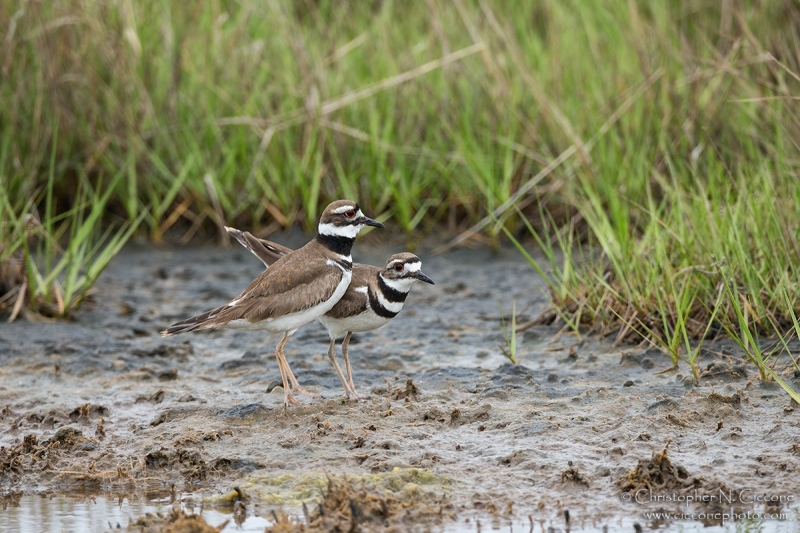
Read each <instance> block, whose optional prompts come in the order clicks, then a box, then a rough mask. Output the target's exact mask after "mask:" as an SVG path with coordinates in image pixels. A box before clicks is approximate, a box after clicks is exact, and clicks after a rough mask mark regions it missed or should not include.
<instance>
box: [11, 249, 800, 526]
mask: <svg viewBox="0 0 800 533" xmlns="http://www.w3.org/2000/svg"><path fill="white" fill-rule="evenodd" d="M293 238H294V240H292V239H293ZM301 239H302V237H289V238H288V241H285V242H286V244H287V245H290V246H296V245H297V244H299V243H300V241H301ZM398 250H399V248H398V247H396V246H395V247H378V246H375V245H369V244H362V243H359V245H357V247H356V249H355V250H354V258H355V259H356V260H357V261H362V262H370V263H372V264H381V263H383V261H384V260H385V258H386V257H388V256H389V255H391V253H394V252H396V251H398ZM419 255H420V257H422V259H423V263H424V265H423V266H424V271H425V272H426V273H427V274H428V275H430V276H431V277H432V278H434V279H435V281H436V283H437V284H436V285H435V286H422V285H423V284H417V286H415V287H414V289H413V290H412V292H411V295H410V296H409V298H408V301H407V304H406V307H405V308H404V309H403V311H402V312H401V313H400V315H399V316H398V317H397V318H395V319H394V320H393V321H392V322H391V323H390V324H389V325H387V326H385V327H384V328H382V329H379V330H377V331H374V332H368V333H360V334H355V335H354V337H353V340H352V341H351V349H350V356H351V360H352V362H353V364H354V378H355V381H356V386H357V387H358V389H359V390H360V391H361V392H368V393H369V394H370V396H371V397H370V399H368V400H366V401H361V402H358V403H356V402H352V401H347V400H345V399H344V397H343V394H342V389H341V384H340V383H339V381H338V378H337V377H336V374H335V373H334V371H333V369H332V368H331V367H330V364H329V362H328V361H327V357H326V352H327V345H328V337H327V334H326V333H325V331H324V329H323V328H322V327H321V326H320V325H318V324H316V323H315V324H312V325H309V326H307V327H305V328H303V329H301V330H300V331H298V332H297V333H296V334H295V335H294V336H293V337H292V338H291V340H290V341H289V343H288V344H287V347H286V355H287V358H288V360H289V363H290V365H291V366H292V369H293V370H294V373H295V374H296V375H297V377H298V379H299V381H300V383H301V384H302V385H303V386H304V387H305V388H307V389H309V390H311V391H313V392H315V393H318V394H319V395H320V396H321V397H320V398H316V399H307V398H303V397H300V399H301V401H302V402H303V405H302V406H299V407H290V408H285V407H284V406H283V402H282V400H283V391H282V389H281V381H280V374H279V372H278V367H277V363H276V361H275V358H274V346H275V344H276V343H277V341H278V340H279V339H278V338H277V336H274V335H268V334H261V333H253V332H241V331H226V330H220V331H212V332H203V333H199V334H189V335H183V336H180V337H177V338H169V339H164V338H162V337H160V335H159V332H160V331H161V330H163V329H164V328H165V327H166V326H168V325H169V324H171V323H173V322H175V321H176V320H179V319H182V318H185V317H187V316H190V315H192V314H195V313H198V312H201V311H204V310H206V309H210V308H212V307H214V306H217V305H220V304H221V303H224V302H225V301H227V300H228V299H230V298H231V297H233V296H235V295H236V294H238V293H239V292H240V291H241V289H242V288H244V287H245V286H246V285H247V283H248V282H249V281H250V280H252V279H253V278H254V277H255V276H256V275H257V274H258V273H259V271H260V263H259V262H258V261H257V260H256V259H255V258H253V257H252V256H250V255H249V254H248V253H247V252H246V251H244V250H241V249H237V248H229V249H222V248H213V247H201V248H192V249H186V250H162V249H158V248H154V247H149V246H148V247H146V246H129V247H128V248H126V249H125V250H124V251H123V252H122V253H121V254H120V255H119V256H118V257H117V258H116V259H115V260H114V262H113V263H112V264H111V266H110V267H109V269H108V270H107V272H106V273H105V274H104V275H103V277H102V279H101V282H100V284H99V286H98V291H97V293H96V294H95V296H94V300H95V303H94V304H93V306H92V308H91V309H86V310H84V311H82V312H80V313H79V314H78V315H77V316H76V318H75V319H74V320H73V321H71V322H68V323H67V322H50V321H44V320H42V321H38V322H34V321H17V322H14V323H12V324H3V326H2V327H0V493H2V495H3V500H2V506H3V507H4V508H13V507H14V506H15V505H19V501H20V498H21V497H23V496H26V495H31V494H46V495H55V494H59V495H64V494H67V495H69V494H73V495H75V494H80V495H83V496H87V495H99V496H106V497H120V496H121V497H126V495H128V496H130V495H134V494H138V495H141V494H153V495H155V494H158V495H160V496H161V497H162V498H170V495H171V497H172V499H173V500H175V499H177V500H180V494H186V493H191V494H193V495H194V498H195V500H196V501H198V502H202V503H203V504H204V505H208V506H215V507H216V508H219V509H223V510H225V512H227V513H230V518H231V520H232V521H235V520H234V518H235V517H236V513H237V512H238V513H239V514H240V515H241V516H244V517H246V516H261V517H264V518H266V520H267V521H268V522H269V523H270V524H271V525H270V526H269V527H271V528H272V529H271V531H335V530H337V529H335V528H334V526H333V525H332V524H333V523H334V522H335V523H337V524H344V523H346V524H351V525H350V526H348V527H349V528H350V529H348V528H343V527H344V526H341V527H340V526H336V527H340V529H339V530H342V531H392V530H395V531H414V530H416V529H415V528H421V529H419V530H420V531H425V530H437V529H436V528H437V527H444V526H447V525H448V524H465V526H464V527H467V525H469V527H475V526H476V524H477V522H478V521H479V520H483V521H484V523H491V521H492V520H495V521H497V520H501V521H502V520H516V521H517V522H518V523H528V522H530V523H531V525H534V524H542V528H545V527H546V526H547V525H548V524H555V525H557V526H558V527H564V526H569V527H571V528H572V530H574V531H579V530H581V529H582V528H584V529H587V528H588V529H590V528H599V527H601V526H602V525H603V524H607V523H608V524H611V523H613V521H614V520H619V517H621V516H625V517H634V518H635V519H636V520H637V521H638V522H641V524H647V523H648V520H647V519H646V518H644V517H643V515H642V513H643V512H645V511H655V510H659V509H661V510H667V511H671V510H676V509H687V508H691V509H694V510H700V511H704V510H707V511H711V510H715V509H717V510H719V509H736V510H753V509H756V510H762V511H763V510H764V509H765V508H767V507H768V508H769V509H772V510H776V511H781V512H788V513H789V514H790V518H789V520H797V514H796V513H797V511H796V508H797V497H798V496H797V494H796V493H797V488H796V487H797V476H798V468H800V407H798V406H797V405H796V404H793V403H792V402H791V401H790V399H789V397H788V396H787V395H786V393H785V392H783V390H782V389H780V387H778V386H777V385H775V384H774V383H763V382H761V381H760V380H759V379H758V375H757V373H756V372H755V371H754V368H753V367H752V366H750V365H749V364H748V363H747V362H746V361H745V360H744V358H743V354H742V353H741V352H740V351H739V350H738V349H737V348H736V347H735V346H734V345H732V344H731V343H727V342H726V341H720V342H719V343H716V344H715V345H713V346H712V347H711V348H713V349H709V350H705V351H704V353H703V355H702V356H701V357H702V360H701V363H702V368H703V369H704V371H703V373H702V375H701V378H700V380H699V381H695V380H694V379H693V378H691V377H690V375H689V372H688V368H686V367H682V368H680V369H679V370H678V371H672V372H665V373H659V372H658V371H659V370H663V369H665V368H666V367H668V366H669V360H668V359H667V358H666V357H665V356H664V355H663V354H661V353H659V352H658V351H656V350H652V349H647V348H646V347H633V346H621V347H618V348H613V349H612V347H611V346H612V344H611V340H613V336H612V337H611V340H606V339H581V338H578V337H576V336H574V335H572V334H568V333H564V332H562V331H561V330H560V328H559V327H558V326H547V327H539V328H533V329H530V330H528V331H526V332H524V333H521V334H519V337H518V341H517V342H518V351H519V352H520V357H521V362H520V364H516V365H515V364H511V363H510V362H509V361H508V359H506V357H505V356H504V355H503V347H504V344H505V342H506V338H507V337H506V334H505V333H504V330H503V325H502V321H501V316H503V315H506V316H509V315H510V313H511V309H512V304H513V305H514V306H515V308H516V310H517V313H518V314H520V315H521V319H524V318H525V317H533V316H535V315H537V314H538V313H539V312H540V311H542V310H543V309H544V306H545V304H546V299H545V296H544V295H543V291H544V290H545V286H544V283H543V282H542V280H541V279H539V278H537V276H536V275H535V273H534V272H533V271H532V269H530V267H529V266H528V265H527V264H526V263H525V262H524V261H523V260H522V259H521V258H520V257H519V256H518V255H517V254H516V253H515V252H514V251H513V250H501V251H499V252H497V253H494V252H490V251H474V250H472V251H471V250H461V251H456V252H452V253H450V254H446V255H443V256H438V257H432V256H430V254H426V253H425V250H424V249H423V250H422V251H420V252H419ZM776 370H777V371H778V372H780V373H782V374H783V375H784V378H785V379H786V380H787V381H788V382H789V383H790V384H792V385H793V386H794V387H795V388H800V379H798V377H796V376H795V374H794V372H793V369H792V368H790V367H789V366H787V365H786V362H785V361H783V360H781V361H779V362H778V364H777V365H776ZM721 493H725V494H732V495H734V497H735V499H736V501H734V502H727V501H721V500H720V496H719V495H720V494H721ZM625 494H628V495H629V496H627V497H626V496H625ZM633 494H635V495H638V496H637V497H630V495H633ZM668 494H673V495H683V498H682V499H678V498H676V500H678V501H675V500H671V501H664V499H663V498H662V499H658V498H656V500H655V501H654V500H653V498H654V497H658V496H659V495H668ZM703 495H706V497H705V499H704V498H703ZM760 495H765V497H781V498H782V499H781V501H779V502H777V503H770V502H768V501H765V497H761V496H760ZM688 496H691V499H689V500H688V501H687V497H688ZM756 496H759V498H756ZM626 498H629V499H626ZM15 499H16V500H15ZM640 500H641V501H640ZM15 501H16V504H15ZM175 512H176V513H177V511H175ZM181 512H182V511H181ZM190 514H191V513H190ZM0 515H2V513H0ZM187 517H188V518H187ZM529 517H530V518H529ZM2 520H3V519H2V518H0V521H2ZM148 520H150V521H149V522H148ZM159 520H161V522H159ZM192 520H194V519H193V518H191V517H189V515H185V516H184V515H181V516H178V515H177V514H175V515H169V514H168V513H162V515H161V516H160V517H159V516H157V515H155V514H153V515H151V516H150V518H148V517H146V516H131V517H130V522H129V523H128V524H122V525H123V526H125V525H127V526H128V527H129V530H130V531H163V530H167V528H168V527H173V526H174V525H175V524H176V523H179V522H180V523H184V522H186V523H188V522H191V521H192ZM137 521H140V522H138V523H139V526H141V527H139V526H137V525H136V524H137ZM187 521H188V522H187ZM231 523H233V522H231ZM718 523H719V522H715V521H714V520H711V521H709V522H708V524H707V525H717V524H718ZM159 524H160V525H159ZM1 525H2V523H1V522H0V526H1ZM195 525H197V524H195ZM206 525H207V524H206ZM137 527H138V529H137ZM176 527H177V526H175V527H173V529H170V530H175V531H181V529H176ZM187 527H189V526H187ZM192 527H194V526H192ZM197 527H198V528H200V527H201V526H199V525H197ZM203 527H205V526H203ZM208 527H209V528H212V529H208V530H209V531H211V530H216V529H218V527H219V526H218V525H214V526H208ZM536 527H537V528H538V527H539V525H537V526H536ZM159 528H160V529H159ZM392 528H394V529H392ZM187 530H188V529H187ZM196 530H197V531H205V530H204V529H196ZM465 530H472V529H465ZM611 530H613V528H612V529H611Z"/></svg>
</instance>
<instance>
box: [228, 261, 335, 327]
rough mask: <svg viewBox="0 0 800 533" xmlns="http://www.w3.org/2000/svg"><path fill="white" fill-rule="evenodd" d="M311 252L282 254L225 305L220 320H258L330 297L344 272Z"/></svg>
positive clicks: (280, 314)
mask: <svg viewBox="0 0 800 533" xmlns="http://www.w3.org/2000/svg"><path fill="white" fill-rule="evenodd" d="M301 250H302V248H301ZM310 255H311V257H308V255H306V254H297V253H293V254H289V255H285V256H283V257H281V258H280V259H279V260H278V261H277V262H275V263H274V264H273V265H272V266H271V267H269V268H268V269H267V270H265V271H264V272H262V273H261V275H259V276H258V277H257V278H256V279H254V280H253V282H252V283H250V285H249V286H248V287H247V288H246V289H245V290H244V291H242V294H240V295H239V296H238V297H237V298H234V299H233V300H232V302H231V304H228V305H227V306H225V308H224V309H223V310H222V311H221V312H220V313H219V314H218V315H217V316H218V317H219V319H220V320H223V321H224V322H229V321H231V320H238V319H240V318H243V319H246V320H248V321H249V322H258V321H261V320H266V319H267V318H271V317H278V316H283V315H286V314H289V313H295V312H298V311H304V310H306V309H309V308H311V307H314V306H315V305H317V304H320V303H322V302H324V301H326V300H328V299H329V298H330V297H331V296H332V295H333V292H334V291H335V290H336V287H337V286H338V285H339V282H340V281H341V280H342V274H343V273H342V271H341V270H340V269H339V268H337V267H332V266H331V265H328V264H327V258H326V257H324V256H321V255H319V254H310ZM303 256H305V260H304V259H303Z"/></svg>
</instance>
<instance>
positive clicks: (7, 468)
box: [0, 426, 93, 481]
mask: <svg viewBox="0 0 800 533" xmlns="http://www.w3.org/2000/svg"><path fill="white" fill-rule="evenodd" d="M90 446H93V441H92V440H91V439H89V438H87V437H86V436H85V435H84V434H83V433H82V432H81V431H80V430H79V429H77V428H75V427H72V426H64V427H62V428H61V429H59V430H58V431H57V432H56V434H55V435H53V437H52V438H50V439H47V440H45V441H43V442H41V443H40V442H39V439H38V438H37V437H36V435H33V434H30V435H25V437H24V438H23V439H22V442H20V443H19V444H16V445H14V446H11V447H9V448H6V447H5V446H2V447H0V477H3V478H8V479H11V480H12V481H13V480H15V479H18V478H19V476H20V475H22V474H23V473H25V472H29V471H35V472H47V471H53V470H54V468H53V463H55V462H56V461H57V459H58V458H59V456H60V455H61V453H62V452H72V451H74V450H77V449H80V448H82V447H90Z"/></svg>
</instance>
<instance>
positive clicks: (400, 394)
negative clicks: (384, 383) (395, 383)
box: [389, 378, 419, 402]
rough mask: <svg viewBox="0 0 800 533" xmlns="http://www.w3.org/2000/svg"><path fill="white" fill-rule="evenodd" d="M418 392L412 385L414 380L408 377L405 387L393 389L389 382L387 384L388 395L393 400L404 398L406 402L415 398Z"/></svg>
mask: <svg viewBox="0 0 800 533" xmlns="http://www.w3.org/2000/svg"><path fill="white" fill-rule="evenodd" d="M418 394H419V389H418V388H417V386H416V385H414V380H413V379H411V378H408V379H407V380H406V387H405V389H393V388H392V385H391V383H390V384H389V396H390V397H391V398H392V399H393V400H405V401H407V402H409V401H411V400H416V399H417V395H418Z"/></svg>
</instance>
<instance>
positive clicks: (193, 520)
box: [125, 509, 228, 533]
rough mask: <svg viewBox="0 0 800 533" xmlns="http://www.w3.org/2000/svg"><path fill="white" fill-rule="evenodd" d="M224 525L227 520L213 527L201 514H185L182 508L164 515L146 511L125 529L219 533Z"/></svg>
mask: <svg viewBox="0 0 800 533" xmlns="http://www.w3.org/2000/svg"><path fill="white" fill-rule="evenodd" d="M226 525H228V521H227V520H226V521H225V522H223V523H222V524H221V525H220V526H219V527H214V526H211V525H209V524H208V522H206V520H205V518H203V515H199V514H186V513H185V512H183V510H182V509H172V510H171V511H170V512H168V513H167V514H166V515H162V514H161V513H156V514H152V513H147V514H146V515H145V516H144V517H142V518H139V519H138V520H136V521H135V522H132V523H131V524H129V525H128V527H127V528H125V530H126V531H128V532H131V533H133V532H136V533H219V532H220V531H222V530H223V529H224V528H225V526H226Z"/></svg>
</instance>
